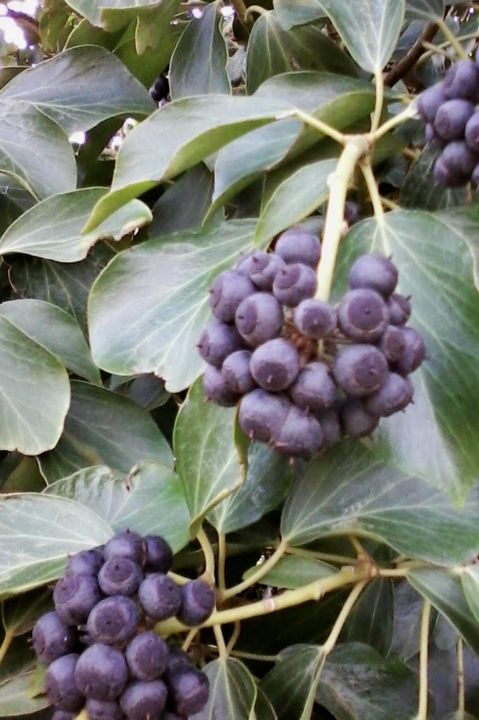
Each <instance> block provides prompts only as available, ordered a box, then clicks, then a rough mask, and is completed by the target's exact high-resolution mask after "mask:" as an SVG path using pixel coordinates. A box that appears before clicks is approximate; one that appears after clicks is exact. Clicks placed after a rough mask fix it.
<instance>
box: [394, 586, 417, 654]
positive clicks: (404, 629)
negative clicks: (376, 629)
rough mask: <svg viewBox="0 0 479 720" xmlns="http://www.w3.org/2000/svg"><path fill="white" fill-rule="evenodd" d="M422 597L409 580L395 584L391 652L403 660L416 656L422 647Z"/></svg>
mask: <svg viewBox="0 0 479 720" xmlns="http://www.w3.org/2000/svg"><path fill="white" fill-rule="evenodd" d="M422 606H423V602H422V597H421V596H420V595H419V594H418V593H417V592H416V591H415V590H414V588H413V587H412V585H410V584H409V583H408V582H407V580H405V579H403V580H400V581H399V582H397V583H395V584H394V623H393V638H392V645H391V652H392V654H393V655H396V656H397V657H399V658H401V660H404V661H409V660H411V659H412V658H414V657H415V656H416V655H417V654H418V652H419V648H420V633H421V611H422Z"/></svg>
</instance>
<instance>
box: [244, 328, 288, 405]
mask: <svg viewBox="0 0 479 720" xmlns="http://www.w3.org/2000/svg"><path fill="white" fill-rule="evenodd" d="M250 367H251V374H252V375H253V377H254V379H255V380H256V382H257V383H258V385H260V386H261V387H262V388H264V389H265V390H270V391H272V392H280V391H281V390H285V389H286V388H287V387H289V386H290V385H291V384H292V383H293V382H294V381H295V379H296V377H297V375H298V373H299V355H298V351H297V350H296V348H295V346H294V345H293V344H292V343H291V342H289V340H284V339H283V338H278V339H276V340H269V341H268V342H266V343H265V344H264V345H260V347H259V348H256V350H255V351H254V353H253V355H252V357H251V365H250Z"/></svg>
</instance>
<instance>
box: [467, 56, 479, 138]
mask: <svg viewBox="0 0 479 720" xmlns="http://www.w3.org/2000/svg"><path fill="white" fill-rule="evenodd" d="M477 69H478V71H479V67H478V68H477ZM465 134H466V142H467V144H468V145H469V147H470V148H471V150H474V152H479V112H475V113H474V115H473V116H472V117H471V118H470V119H469V120H468V121H467V125H466V133H465Z"/></svg>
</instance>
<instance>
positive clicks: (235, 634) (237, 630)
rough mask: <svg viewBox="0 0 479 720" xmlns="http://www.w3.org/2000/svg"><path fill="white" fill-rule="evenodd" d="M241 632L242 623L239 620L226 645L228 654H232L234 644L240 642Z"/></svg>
mask: <svg viewBox="0 0 479 720" xmlns="http://www.w3.org/2000/svg"><path fill="white" fill-rule="evenodd" d="M240 633H241V623H240V622H237V623H235V624H234V628H233V632H232V633H231V637H230V639H229V640H228V645H227V646H226V652H227V653H228V655H230V654H231V652H232V650H233V648H234V646H235V645H236V643H237V642H238V638H239V636H240Z"/></svg>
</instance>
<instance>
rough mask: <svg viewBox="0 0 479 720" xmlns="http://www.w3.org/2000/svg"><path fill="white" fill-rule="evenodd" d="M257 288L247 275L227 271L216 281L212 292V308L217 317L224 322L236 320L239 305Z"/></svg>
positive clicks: (235, 271) (236, 271)
mask: <svg viewBox="0 0 479 720" xmlns="http://www.w3.org/2000/svg"><path fill="white" fill-rule="evenodd" d="M254 292H256V288H255V286H254V285H253V283H252V282H251V280H250V279H249V277H247V276H246V275H244V274H243V273H241V272H239V271H238V270H225V271H224V272H222V273H221V274H220V275H218V277H217V278H216V279H215V281H214V283H213V285H212V286H211V290H210V306H211V309H212V311H213V314H214V315H215V317H217V318H218V320H223V322H230V321H232V320H234V317H235V313H236V309H237V307H238V305H239V304H240V303H241V301H242V300H244V299H245V298H246V297H248V295H252V294H253V293H254Z"/></svg>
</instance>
